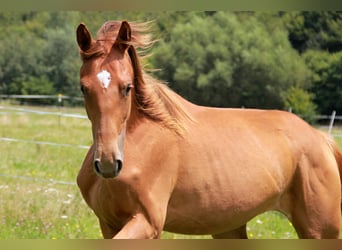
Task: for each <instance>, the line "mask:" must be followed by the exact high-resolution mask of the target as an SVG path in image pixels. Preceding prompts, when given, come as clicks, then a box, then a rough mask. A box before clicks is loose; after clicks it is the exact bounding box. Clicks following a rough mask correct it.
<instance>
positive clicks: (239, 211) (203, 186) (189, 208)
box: [164, 173, 282, 234]
mask: <svg viewBox="0 0 342 250" xmlns="http://www.w3.org/2000/svg"><path fill="white" fill-rule="evenodd" d="M233 175H234V174H233ZM242 176H243V174H242ZM225 177H226V178H225ZM199 179H201V178H199ZM233 179H234V180H232V178H231V177H229V176H228V174H227V173H221V174H220V175H219V178H210V177H209V176H208V175H207V176H206V178H205V180H203V179H202V181H199V182H198V183H194V182H193V183H191V179H188V184H190V185H189V186H187V187H184V188H180V189H178V190H177V189H176V190H175V191H174V193H173V195H172V197H171V199H170V202H169V205H168V210H167V218H166V223H165V228H164V229H165V230H166V231H171V232H175V233H183V234H218V233H221V232H226V231H230V230H234V229H236V228H238V227H239V226H241V225H244V224H246V223H247V222H248V221H249V220H250V219H252V218H253V217H255V216H256V215H258V214H260V213H262V212H265V211H267V210H270V209H274V208H276V207H277V203H278V200H279V197H280V196H281V194H282V190H280V189H279V186H278V185H277V184H275V183H274V182H273V180H271V179H269V177H268V176H267V174H265V175H260V176H259V177H258V176H256V175H254V178H253V176H252V175H250V177H247V178H246V179H244V178H239V177H235V178H233Z"/></svg>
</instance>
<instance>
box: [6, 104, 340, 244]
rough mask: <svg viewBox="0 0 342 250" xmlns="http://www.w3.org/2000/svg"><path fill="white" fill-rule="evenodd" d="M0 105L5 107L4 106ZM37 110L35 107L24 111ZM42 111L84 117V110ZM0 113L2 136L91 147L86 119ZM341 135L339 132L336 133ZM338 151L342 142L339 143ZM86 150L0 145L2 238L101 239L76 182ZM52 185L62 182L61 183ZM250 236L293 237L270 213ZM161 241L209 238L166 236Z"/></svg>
mask: <svg viewBox="0 0 342 250" xmlns="http://www.w3.org/2000/svg"><path fill="white" fill-rule="evenodd" d="M2 105H3V104H2ZM28 108H29V109H35V108H34V107H28ZM37 109H38V110H42V109H46V111H49V112H60V111H61V112H64V113H77V114H83V115H85V112H84V110H83V108H79V109H62V110H59V109H57V108H41V107H40V108H37ZM5 111H6V110H3V109H2V110H0V112H1V114H0V126H1V130H0V137H9V138H17V139H23V140H37V141H49V142H54V143H61V144H74V145H90V144H91V140H92V139H91V130H90V123H89V121H88V120H87V119H75V118H66V117H58V116H53V115H38V114H32V113H31V114H30V113H13V112H11V111H9V110H8V113H7V114H5V113H3V112H5ZM337 133H341V131H337ZM338 143H339V146H340V147H341V148H342V139H341V138H340V139H338ZM85 154H86V149H82V148H76V147H75V148H73V147H57V146H49V145H36V144H33V143H27V142H6V141H1V142H0V227H1V230H0V239H31V238H35V239H38V238H39V239H69V238H71V239H79V238H92V239H96V238H101V237H102V235H101V232H100V229H99V225H98V221H97V218H96V216H95V215H94V214H93V212H92V211H91V210H90V209H89V208H88V206H87V205H86V204H85V202H84V201H83V198H82V197H81V195H80V192H79V190H78V187H77V186H76V183H75V179H76V176H77V173H78V171H79V168H80V166H81V164H82V161H83V159H84V156H85ZM56 181H63V183H64V182H65V183H64V184H63V183H59V182H56ZM248 236H249V237H250V238H297V235H296V233H295V231H294V229H293V227H292V225H291V224H290V223H289V222H288V220H287V219H286V218H285V217H284V216H283V215H281V214H279V213H276V212H268V213H265V214H262V215H260V216H258V217H256V218H254V219H253V220H252V221H250V222H249V223H248ZM162 238H165V239H179V238H182V239H184V238H191V239H193V238H196V239H202V238H210V236H186V235H180V234H173V233H167V232H164V233H163V234H162Z"/></svg>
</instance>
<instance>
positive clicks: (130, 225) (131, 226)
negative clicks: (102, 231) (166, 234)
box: [113, 214, 161, 239]
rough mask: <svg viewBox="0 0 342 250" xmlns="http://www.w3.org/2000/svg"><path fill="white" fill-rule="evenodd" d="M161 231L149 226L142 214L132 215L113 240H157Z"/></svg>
mask: <svg viewBox="0 0 342 250" xmlns="http://www.w3.org/2000/svg"><path fill="white" fill-rule="evenodd" d="M160 234H161V229H157V227H156V226H154V225H151V223H149V222H148V220H147V219H146V217H145V216H144V215H143V214H137V215H134V216H133V217H132V218H131V219H130V220H129V221H128V222H127V223H126V224H125V225H124V227H123V228H122V229H121V230H120V231H119V232H118V233H117V234H116V235H115V236H114V237H113V239H154V238H159V237H160Z"/></svg>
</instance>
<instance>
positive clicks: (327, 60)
mask: <svg viewBox="0 0 342 250" xmlns="http://www.w3.org/2000/svg"><path fill="white" fill-rule="evenodd" d="M303 58H304V59H305V61H306V64H307V65H308V67H309V68H310V69H311V70H312V72H313V74H312V86H311V88H310V90H311V92H312V93H314V95H315V96H314V99H313V100H314V102H315V103H316V104H317V107H318V111H319V112H320V113H323V114H330V113H331V111H332V110H336V111H337V113H341V112H342V51H341V52H337V53H329V52H326V51H317V50H309V51H307V52H305V53H304V54H303Z"/></svg>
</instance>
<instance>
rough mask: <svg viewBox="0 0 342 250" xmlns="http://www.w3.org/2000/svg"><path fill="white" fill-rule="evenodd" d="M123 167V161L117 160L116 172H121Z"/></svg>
mask: <svg viewBox="0 0 342 250" xmlns="http://www.w3.org/2000/svg"><path fill="white" fill-rule="evenodd" d="M121 169H122V161H121V160H116V172H117V173H118V174H119V173H120V171H121Z"/></svg>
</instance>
